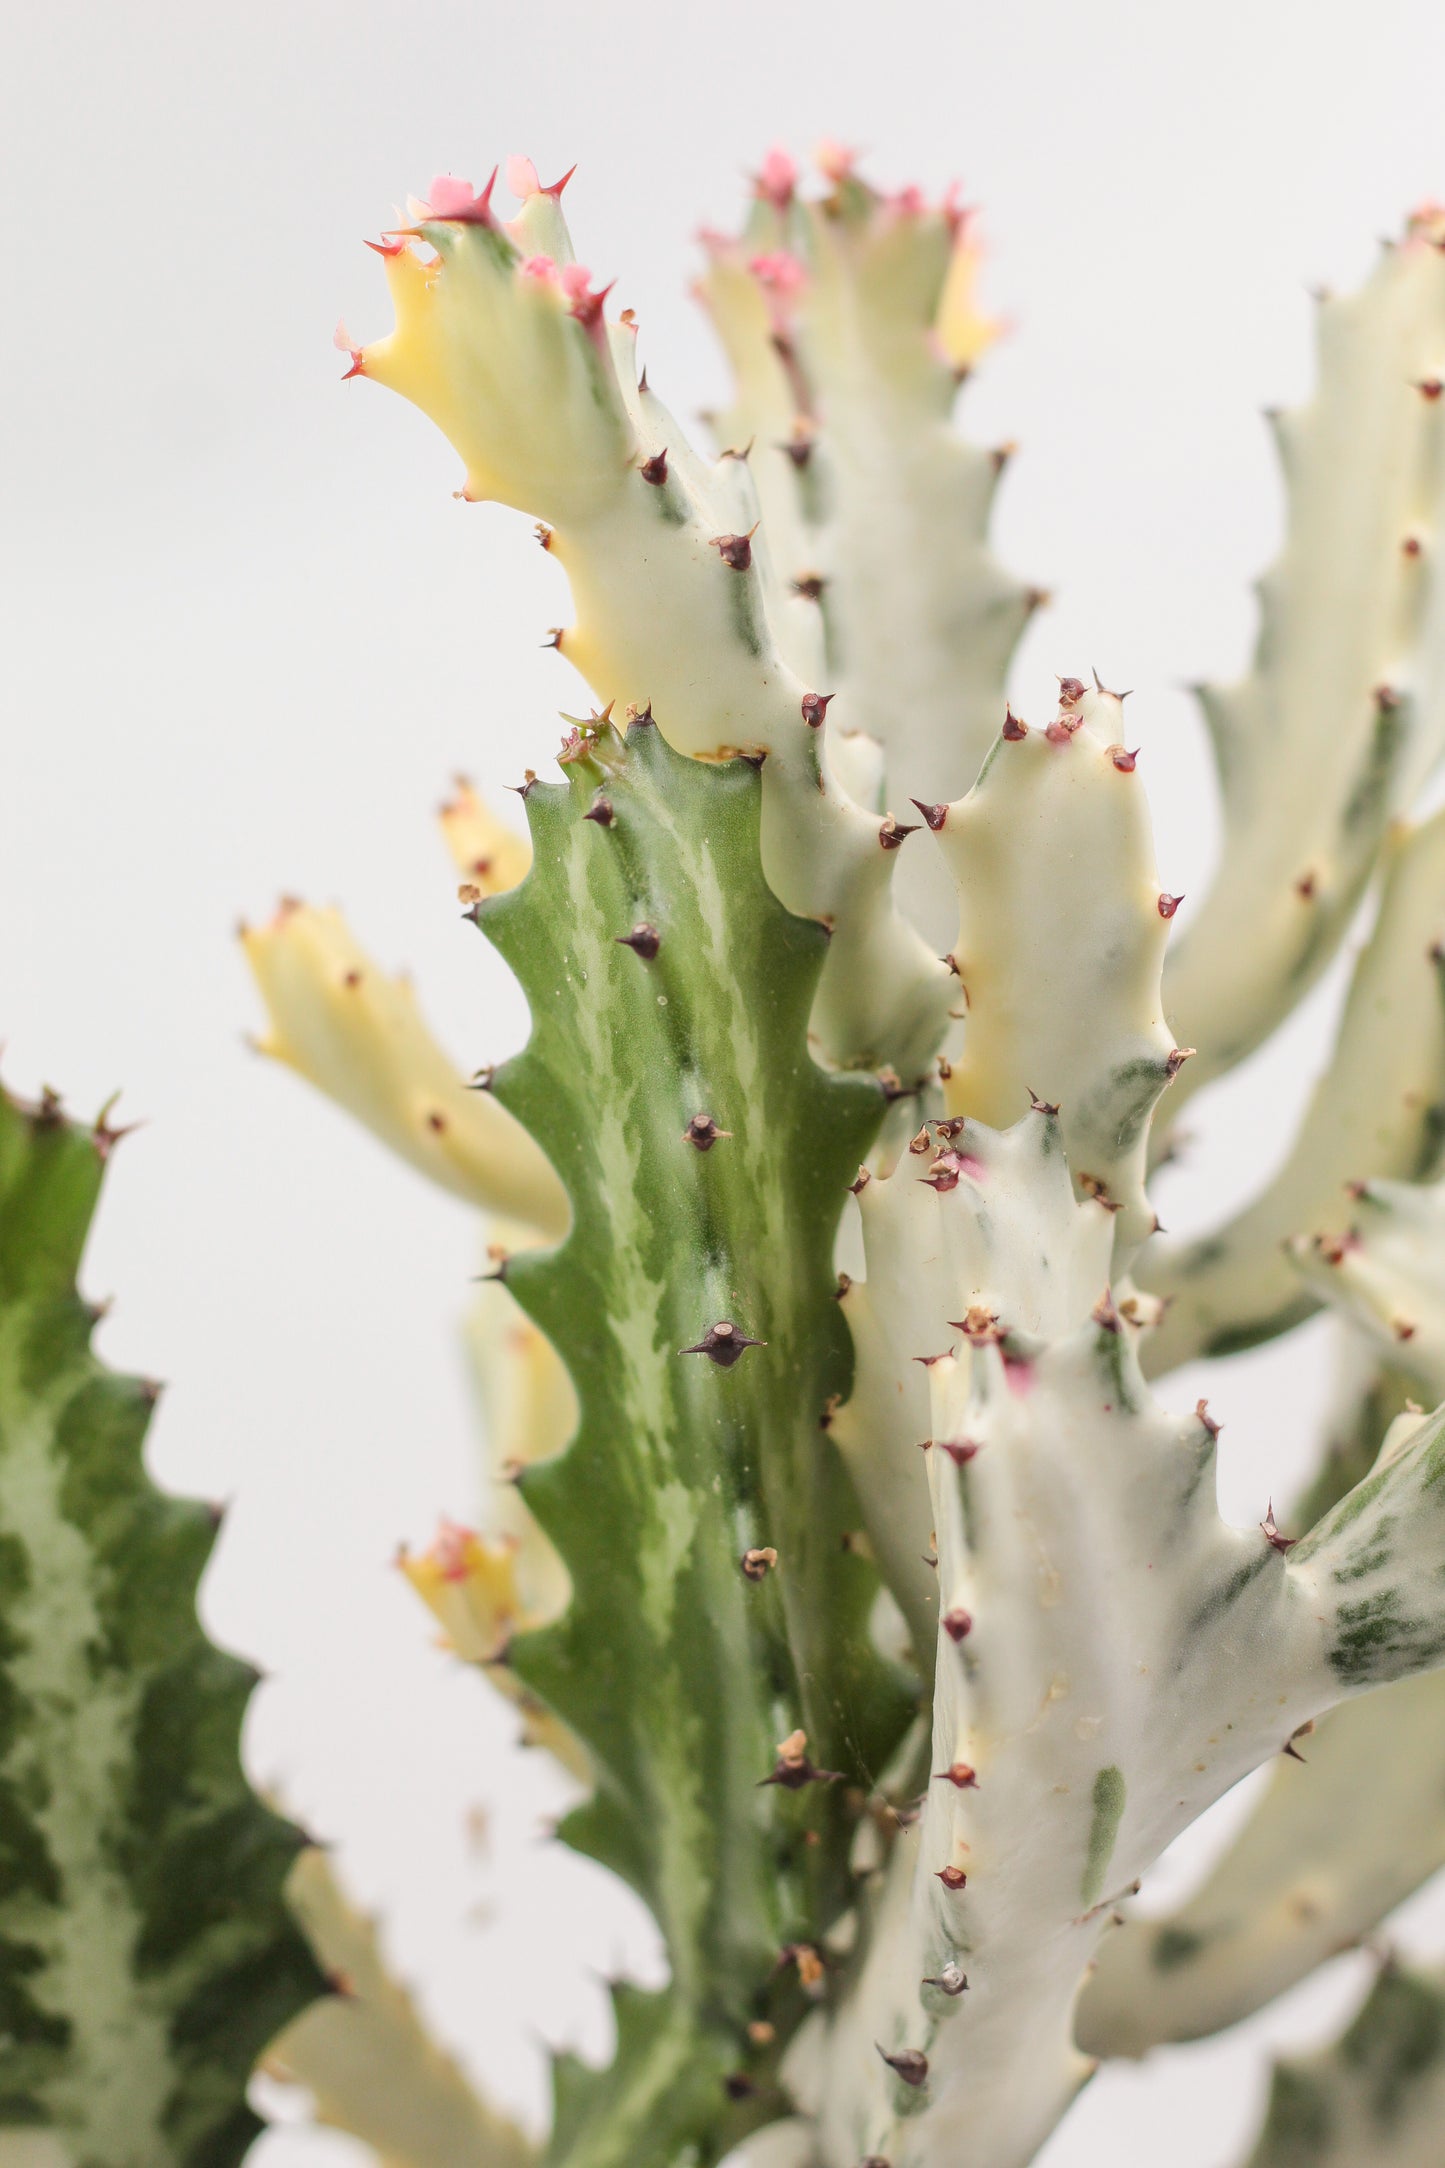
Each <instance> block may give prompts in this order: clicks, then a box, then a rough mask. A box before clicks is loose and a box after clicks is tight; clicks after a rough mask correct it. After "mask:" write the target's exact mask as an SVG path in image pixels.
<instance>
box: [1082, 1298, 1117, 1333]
mask: <svg viewBox="0 0 1445 2168" xmlns="http://www.w3.org/2000/svg"><path fill="white" fill-rule="evenodd" d="M1089 1315H1090V1317H1092V1318H1093V1320H1094V1323H1095V1324H1096V1325H1098V1326H1100V1327H1102V1329H1103V1330H1104V1331H1105V1332H1120V1331H1122V1329H1123V1327H1122V1323H1121V1320H1120V1317H1119V1313H1118V1311H1117V1310H1116V1309H1115V1307H1114V1297H1113V1293H1112V1291H1111V1290H1110V1289H1109V1288H1107V1287H1106V1288H1105V1289H1104V1292H1103V1294H1102V1295H1101V1296H1100V1297H1099V1299H1098V1301H1097V1302H1096V1303H1095V1304H1094V1307H1093V1309H1092V1310H1091V1311H1090V1312H1089Z"/></svg>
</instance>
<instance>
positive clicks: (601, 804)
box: [582, 791, 617, 828]
mask: <svg viewBox="0 0 1445 2168" xmlns="http://www.w3.org/2000/svg"><path fill="white" fill-rule="evenodd" d="M582 818H583V820H584V821H596V823H597V825H598V827H599V828H610V827H611V826H612V823H613V822H614V821H615V820H616V818H617V815H616V813H615V812H614V811H613V806H612V800H611V799H610V798H606V797H604V796H603V794H602V792H601V791H598V793H597V796H596V797H595V798H594V799H593V801H592V803H591V805H590V806H588V808H587V811H586V812H585V813H584V814H583V816H582Z"/></svg>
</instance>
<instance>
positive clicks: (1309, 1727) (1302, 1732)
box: [1280, 1717, 1315, 1767]
mask: <svg viewBox="0 0 1445 2168" xmlns="http://www.w3.org/2000/svg"><path fill="white" fill-rule="evenodd" d="M1314 1728H1315V1720H1314V1718H1313V1717H1310V1718H1309V1720H1308V1722H1307V1723H1304V1724H1299V1725H1297V1726H1296V1727H1295V1729H1294V1730H1293V1731H1292V1732H1291V1733H1290V1735H1289V1737H1288V1738H1287V1739H1286V1740H1285V1743H1284V1745H1283V1746H1282V1747H1281V1748H1280V1752H1281V1754H1288V1756H1289V1758H1290V1760H1291V1761H1297V1762H1303V1761H1304V1756H1303V1754H1301V1752H1300V1750H1299V1748H1298V1747H1297V1746H1296V1745H1295V1741H1296V1739H1308V1738H1309V1736H1310V1734H1311V1732H1312V1731H1313V1730H1314ZM1305 1766H1306V1767H1308V1764H1307V1763H1306V1764H1305Z"/></svg>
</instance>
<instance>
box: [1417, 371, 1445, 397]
mask: <svg viewBox="0 0 1445 2168" xmlns="http://www.w3.org/2000/svg"><path fill="white" fill-rule="evenodd" d="M1415 389H1416V391H1418V392H1422V393H1423V394H1424V396H1425V397H1426V398H1427V399H1438V398H1439V396H1440V394H1441V392H1442V391H1445V384H1442V383H1441V381H1440V379H1439V377H1438V376H1427V377H1425V378H1424V379H1423V381H1422V382H1420V383H1418V384H1417V385H1416V386H1415Z"/></svg>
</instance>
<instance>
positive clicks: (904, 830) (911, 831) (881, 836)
mask: <svg viewBox="0 0 1445 2168" xmlns="http://www.w3.org/2000/svg"><path fill="white" fill-rule="evenodd" d="M917 833H918V823H917V821H914V822H913V823H912V825H911V826H908V827H905V826H904V825H903V823H902V822H901V821H896V820H895V819H894V818H893V815H892V814H891V813H888V814H885V815H884V819H883V825H882V827H881V828H880V829H879V831H878V841H879V843H880V844H881V845H882V847H883V849H884V850H885V851H897V850H901V849H902V847H903V845H904V844H905V843H906V842H907V840H908V838H909V837H910V836H916V835H917Z"/></svg>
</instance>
